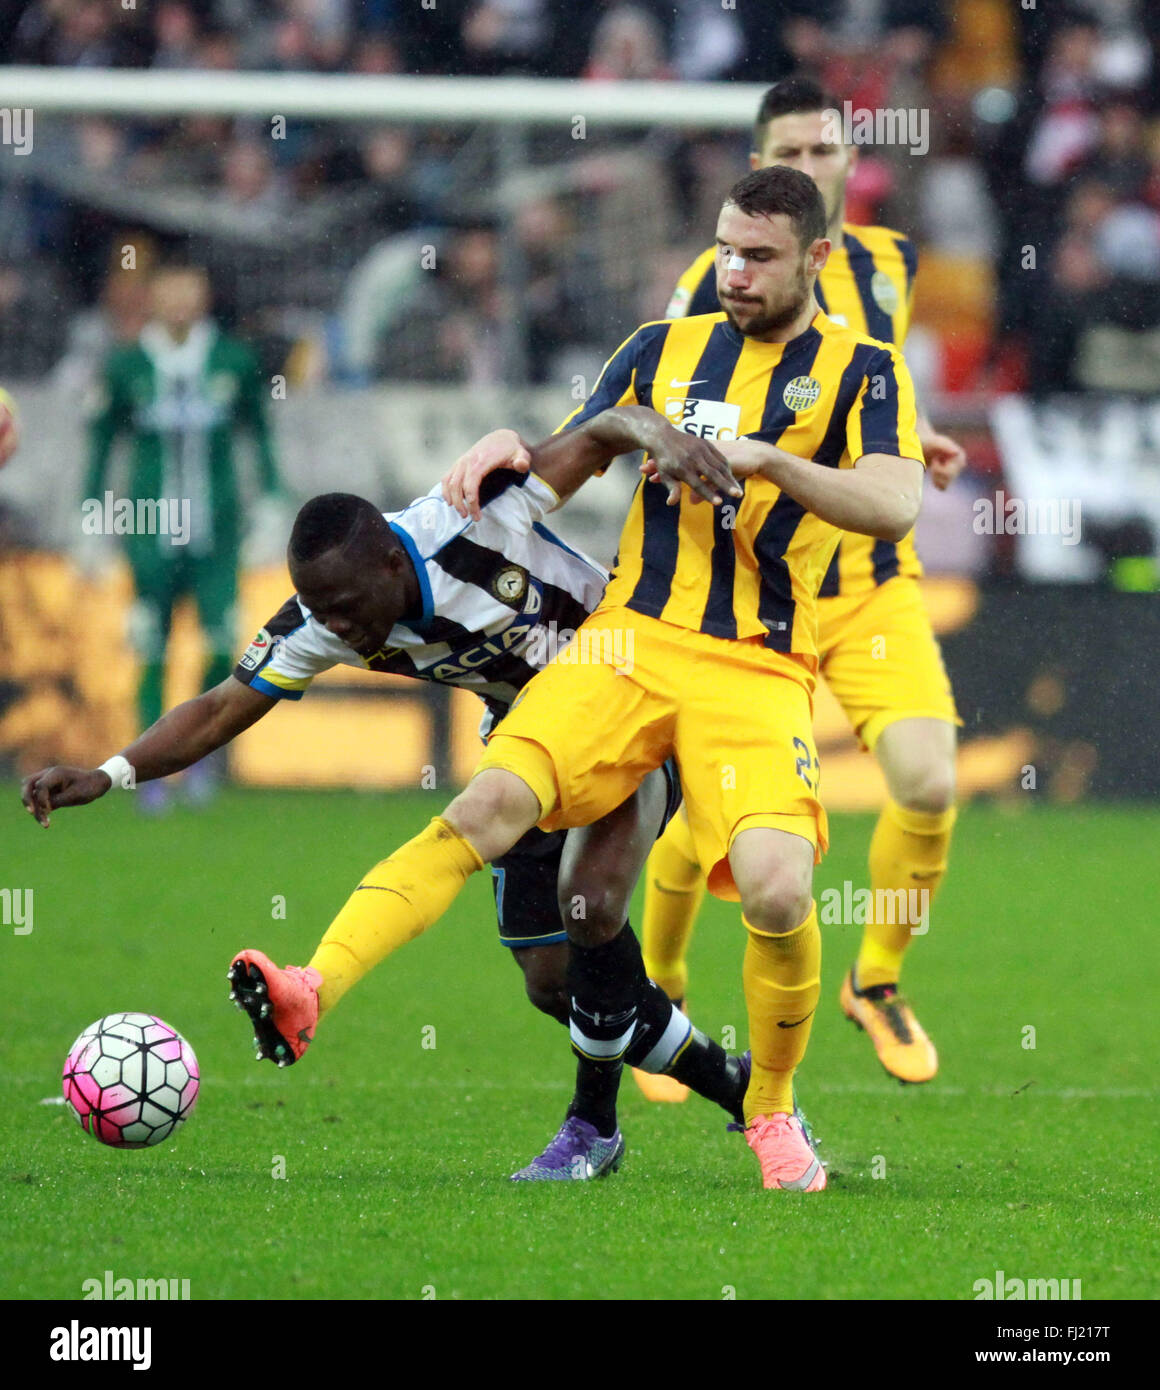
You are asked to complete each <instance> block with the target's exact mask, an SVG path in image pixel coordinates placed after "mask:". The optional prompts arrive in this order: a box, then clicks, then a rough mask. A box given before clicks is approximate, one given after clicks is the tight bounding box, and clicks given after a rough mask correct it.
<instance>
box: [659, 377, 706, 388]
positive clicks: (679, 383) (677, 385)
mask: <svg viewBox="0 0 1160 1390" xmlns="http://www.w3.org/2000/svg"><path fill="white" fill-rule="evenodd" d="M708 380H709V378H708V377H707V376H702V377H698V378H697V380H696V381H678V380H677V379H676V377H673V379H672V381H670V382H669V386H670V388H671V389H673V390H679V389H680V388H681V387H682V386H704V385H705V383H706V382H707V381H708Z"/></svg>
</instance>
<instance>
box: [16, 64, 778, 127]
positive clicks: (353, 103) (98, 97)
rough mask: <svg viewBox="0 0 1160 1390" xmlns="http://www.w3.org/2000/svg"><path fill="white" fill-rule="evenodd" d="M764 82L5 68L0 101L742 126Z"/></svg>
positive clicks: (112, 109)
mask: <svg viewBox="0 0 1160 1390" xmlns="http://www.w3.org/2000/svg"><path fill="white" fill-rule="evenodd" d="M764 91H765V88H764V87H763V86H762V85H760V84H752V83H745V84H740V83H713V82H587V81H572V80H566V79H556V78H530V77H486V78H474V77H364V76H357V77H355V76H346V75H331V74H322V73H262V72H196V73H192V72H153V71H148V70H146V71H126V70H122V69H117V70H112V69H100V68H41V67H7V68H3V67H0V107H31V108H33V110H34V111H43V112H49V111H60V112H66V113H74V114H75V113H83V112H103V113H106V114H112V115H123V116H188V115H206V114H211V115H220V116H236V115H252V114H263V115H270V116H274V115H280V116H286V117H313V118H316V119H322V118H330V119H335V120H360V119H365V120H398V121H402V120H415V121H423V122H426V123H438V124H444V125H454V124H461V123H463V122H470V121H487V122H489V123H491V122H494V123H499V124H509V125H519V124H527V125H556V124H561V123H568V122H572V121H574V120H575V119H576V118H577V117H578V116H583V117H584V120H585V122H587V123H588V124H591V125H595V126H600V125H604V126H608V127H614V126H615V127H621V128H624V127H649V126H656V125H672V126H677V127H680V128H684V129H697V130H737V129H742V128H746V127H748V126H749V125H751V124H752V122H753V118H754V115H755V113H756V111H757V108H758V105H759V103H760V101H761V96H762V93H763V92H764Z"/></svg>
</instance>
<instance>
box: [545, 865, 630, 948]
mask: <svg viewBox="0 0 1160 1390" xmlns="http://www.w3.org/2000/svg"><path fill="white" fill-rule="evenodd" d="M631 897H632V885H631V884H624V883H620V882H618V881H617V880H616V878H615V876H613V877H611V878H608V879H602V880H596V879H589V878H587V877H585V876H584V875H582V874H581V875H577V876H575V877H571V876H565V877H562V878H561V879H560V916H561V918H562V919H563V922H564V925H565V927H566V928H567V930H568V936H569V938H570V939H571V940H572V941H578V942H579V943H580V945H582V946H598V945H600V944H601V943H603V942H605V941H609V940H611V938H612V937H614V936H615V935H616V933H617V932H618V931H619V930H620V929H621V927H622V926H623V925H624V919H625V917H626V916H627V915H628V904H629V901H630V900H631Z"/></svg>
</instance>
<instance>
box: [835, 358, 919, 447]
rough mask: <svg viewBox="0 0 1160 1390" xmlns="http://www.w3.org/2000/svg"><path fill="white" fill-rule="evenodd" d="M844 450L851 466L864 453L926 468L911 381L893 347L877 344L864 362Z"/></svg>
mask: <svg viewBox="0 0 1160 1390" xmlns="http://www.w3.org/2000/svg"><path fill="white" fill-rule="evenodd" d="M846 447H847V449H848V450H849V453H850V459H851V461H852V462H853V463H857V462H858V460H859V459H860V458H862V457H863V456H864V455H866V454H891V455H893V456H895V457H897V458H911V459H917V460H918V461H919V463H921V464H922V465H923V466H924V467H925V466H926V460H925V458H924V457H923V452H922V445H921V444H920V443H919V442H918V416H917V409H916V406H915V400H914V382H913V381H912V380H911V377H910V372H909V371H908V370H907V366H906V363H905V362H904V361H903V358H902V354H901V353H900V352H899V351H898V349H897V348H896V347H893V346H891V345H889V344H887V343H882V344H880V345H879V350H878V351H877V352H876V353H875V354H874V356H873V357H872V358H871V359H870V361H869V362H868V363H867V366H866V373H865V376H864V377H863V379H862V385H861V386H860V387H859V390H858V395H857V398H856V399H855V401H854V406H853V409H852V410H851V411H850V413H849V415H848V416H847V417H846Z"/></svg>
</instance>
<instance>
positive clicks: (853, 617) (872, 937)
mask: <svg viewBox="0 0 1160 1390" xmlns="http://www.w3.org/2000/svg"><path fill="white" fill-rule="evenodd" d="M841 109H842V108H841V103H840V102H839V101H838V100H837V99H836V98H835V97H833V96H831V95H830V94H828V93H826V92H824V91H823V90H822V89H821V88H820V87H819V86H818V85H817V83H815V82H813V81H812V80H810V79H806V78H788V79H786V80H785V81H783V82H779V83H778V84H777V85H776V86H774V87H772V88H770V90H769V91H768V92H767V93H766V95H765V97H764V99H763V101H762V104H761V108H760V111H759V113H758V119H757V123H756V129H755V138H754V146H755V148H754V151H753V152H752V153H751V154H750V157H749V158H750V165H751V167H752V168H754V169H757V168H762V167H768V166H770V165H787V166H790V167H792V168H795V169H800V170H801V171H802V172H803V173H806V174H808V175H809V176H810V177H811V178H812V179H813V180H814V181H815V182H816V183H817V185H818V187H819V189H820V190H821V193H822V197H823V198H824V200H825V204H826V216H827V223H828V229H827V235H828V236H829V238H830V240H831V242H832V243H833V249H832V250H831V252H830V256H829V259H828V260H827V261H826V264H825V265H824V266H823V268H822V270H821V272H820V274H819V276H818V284H817V287H816V291H815V293H816V294H817V298H818V303H819V304H820V305H821V306H822V308H823V309H824V310H825V312H826V313H827V314H828V315H829V316H830V317H831V318H832V319H835V320H836V321H837V322H839V323H845V324H847V325H849V327H851V328H854V329H857V330H858V331H859V332H863V333H868V334H869V335H870V336H871V337H873V338H878V339H880V340H882V341H884V342H892V343H897V344H899V345H901V344H902V342H903V341H904V339H905V337H906V332H907V328H908V326H909V322H910V311H911V304H912V298H913V291H914V276H915V270H916V267H917V253H916V251H915V248H914V246H913V245H912V244H911V242H909V241H908V240H907V239H906V237H904V236H903V235H902V234H901V233H900V232H896V231H892V230H891V229H890V228H888V227H862V226H857V225H855V224H852V223H849V222H846V221H845V220H844V218H845V203H846V181H847V179H848V178H849V176H850V173H851V171H852V170H853V167H854V163H855V160H856V158H857V152H856V150H855V148H854V147H853V146H851V145H847V144H844V143H843V140H842V126H841V122H840V120H839V119H837V116H838V115H839V114H840V112H841ZM715 258H716V253H715V248H710V249H709V250H707V251H705V252H704V253H703V254H702V255H701V256H699V257H698V258H697V260H696V261H694V262H693V264H692V265H691V266H690V267H689V269H688V270H687V271H686V272H685V274H684V275H683V276H682V277H681V280H680V282H679V283H678V286H677V289H676V291H675V292H674V294H673V297H672V299H671V301H670V303H669V306H668V311H667V312H668V315H669V316H670V317H679V316H682V315H685V314H702V313H711V312H713V311H714V310H716V309H717V308H718V299H717V285H716V275H715ZM918 434H919V439H920V441H921V443H922V447H923V450H924V453H925V455H926V463H927V468H928V470H929V474H930V478H931V481H932V482H933V483H934V484H935V486H936V487H938V488H945V487H947V486H948V485H949V484H950V482H951V481H952V480H953V479H954V478H955V477H957V475H958V474H959V472H960V471H961V469H962V467H963V463H964V456H963V451H962V449H961V448H960V447H959V446H958V444H956V443H955V441H954V440H953V439H950V438H948V437H947V436H946V435H943V434H939V433H938V432H937V431H935V430H934V429H933V428H932V427H931V425H930V423H929V421H927V420H926V419H925V417H923V416H922V414H921V412H920V413H919V416H918ZM921 574H922V568H921V566H920V564H919V561H918V556H917V554H916V553H915V549H914V537H913V534H908V535H907V536H905V537H904V538H903V539H902V540H901V541H899V542H898V543H894V542H892V541H887V540H881V539H875V538H873V537H871V536H865V535H845V536H843V537H842V541H841V544H840V545H839V547H838V550H837V552H836V553H835V555H834V558H833V560H832V561H831V563H830V567H829V569H828V570H827V572H826V575H825V577H824V579H823V581H822V585H821V590H820V595H819V602H818V650H819V653H820V656H821V671H822V674H823V676H824V677H825V678H826V681H827V682H828V683H829V685H830V688H831V689H832V690H833V692H834V694H835V695H836V696H837V698H838V700H839V702H840V703H841V705H842V708H843V709H844V710H845V712H846V715H847V717H848V718H849V720H850V723H851V724H852V725H853V727H854V730H855V732H856V733H857V734H858V737H859V739H860V740H861V742H862V744H863V746H864V747H866V748H868V749H869V750H870V751H871V752H873V753H874V755H875V756H876V757H877V759H878V762H879V765H880V766H881V768H882V771H883V774H884V776H885V779H886V785H887V788H888V792H889V799H888V800H887V802H886V805H885V806H884V807H883V809H882V813H881V815H880V817H879V820H878V825H877V828H876V829H875V832H874V836H873V838H872V840H871V843H870V880H871V886H872V888H873V889H874V890H875V891H874V894H873V898H874V903H875V910H873V911H871V913H870V916H869V918H868V920H867V922H866V927H865V931H864V935H863V940H862V946H861V949H860V951H859V953H858V958H857V960H856V962H855V963H854V965H853V968H852V969H851V971H850V972H849V973H848V974H847V975H846V977H845V979H844V981H843V983H842V991H841V1005H842V1008H843V1010H844V1012H845V1013H846V1015H847V1016H848V1017H850V1018H851V1019H853V1020H854V1021H855V1022H856V1023H858V1024H859V1026H860V1027H862V1028H865V1029H866V1031H867V1033H868V1035H869V1037H870V1038H871V1040H872V1042H873V1043H874V1046H875V1048H876V1050H877V1052H878V1056H879V1058H880V1059H881V1061H882V1063H883V1065H884V1066H885V1067H886V1069H887V1070H888V1071H889V1072H891V1074H892V1075H894V1076H897V1077H899V1078H900V1079H901V1080H904V1081H929V1080H930V1079H931V1078H932V1077H933V1076H934V1075H935V1072H936V1070H937V1068H938V1056H937V1053H936V1052H935V1048H934V1045H933V1044H932V1043H931V1041H930V1039H929V1038H928V1037H927V1035H926V1033H925V1032H924V1031H923V1029H922V1027H921V1025H920V1024H919V1023H918V1020H917V1019H916V1018H915V1016H914V1012H913V1010H912V1009H911V1007H910V1005H909V1004H908V1003H907V1002H906V1000H905V999H904V998H903V997H902V995H901V994H900V993H899V990H898V982H899V976H900V974H901V970H902V961H903V954H904V952H905V951H906V948H907V946H908V945H909V944H910V941H911V940H912V931H911V928H912V926H914V925H919V924H917V923H913V922H911V920H910V917H909V914H908V912H905V911H899V910H897V905H898V904H901V903H907V904H909V903H910V902H912V901H918V902H921V903H923V905H924V908H925V906H926V905H928V904H929V901H930V898H931V897H933V895H934V893H935V891H936V890H937V888H938V886H939V883H940V882H941V881H942V878H943V875H944V873H945V871H946V865H947V854H948V849H949V845H950V838H951V828H952V826H953V824H954V818H955V811H954V794H955V793H954V789H955V726H956V724H957V723H958V722H959V720H958V716H957V714H956V711H955V706H954V698H953V696H952V694H951V689H950V683H949V681H948V679H947V676H946V672H945V670H944V669H943V664H942V657H941V654H940V652H939V648H938V643H937V641H936V640H935V636H934V633H933V630H932V629H931V625H930V619H929V617H928V616H927V613H926V609H925V606H924V605H923V602H922V598H921V595H920V593H919V588H918V583H917V581H918V579H919V578H920V576H921ZM646 884H647V886H646V897H645V909H644V920H643V928H642V940H643V947H644V957H645V965H646V967H647V969H648V972H649V974H650V976H651V977H652V978H653V979H654V980H656V981H657V983H658V984H659V985H660V986H661V987H662V988H663V989H665V990H666V991H667V992H668V993H669V995H670V997H671V998H673V999H675V1000H683V999H684V996H685V992H686V988H687V984H688V970H687V966H686V963H685V955H686V948H687V945H688V940H689V936H690V934H691V932H692V928H693V921H694V919H695V917H696V913H697V909H698V907H699V905H700V902H701V898H702V895H703V892H704V884H703V879H702V875H701V871H700V867H699V866H698V865H697V863H696V861H695V857H694V855H693V846H692V841H691V838H690V836H689V833H688V826H687V823H686V822H685V821H684V819H683V818H682V817H680V816H677V817H674V819H673V821H672V822H671V823H670V825H669V827H668V830H667V831H666V833H665V835H664V836H663V837H662V839H661V840H660V841H659V843H658V844H657V846H656V848H655V849H654V851H653V854H652V857H651V859H650V860H649V867H648V874H647V880H646ZM915 889H917V890H918V891H919V892H920V893H921V894H923V896H922V897H920V898H917V899H912V898H911V897H910V896H909V890H915ZM898 890H903V895H902V896H899V892H898ZM921 925H922V927H923V929H924V930H925V926H926V917H925V911H924V913H923V918H922V923H921ZM634 1074H635V1075H636V1078H637V1081H638V1083H639V1084H640V1086H641V1089H642V1090H643V1091H644V1092H645V1094H646V1095H647V1096H649V1097H650V1098H652V1099H656V1100H683V1099H684V1098H685V1096H686V1095H687V1094H688V1092H687V1090H686V1089H685V1088H684V1087H682V1086H681V1085H680V1084H679V1083H678V1082H675V1081H673V1080H672V1079H671V1078H670V1077H656V1078H652V1077H648V1076H645V1075H643V1074H642V1073H640V1072H636V1073H634Z"/></svg>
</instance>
